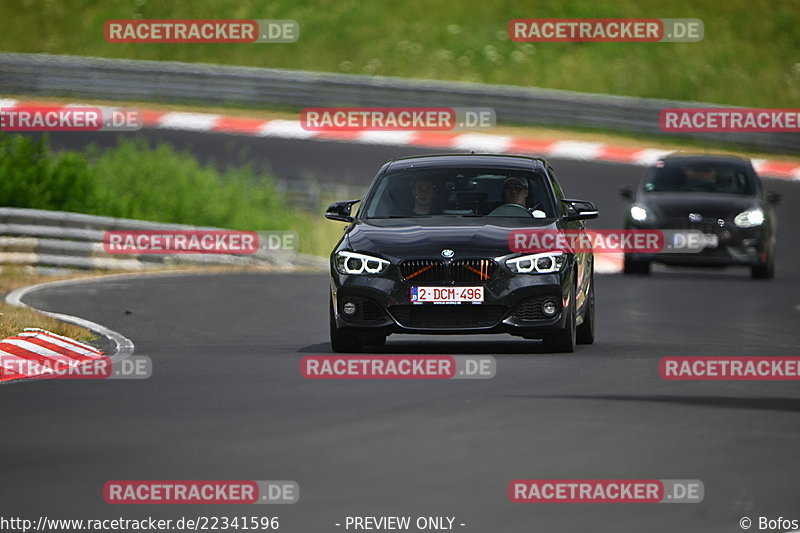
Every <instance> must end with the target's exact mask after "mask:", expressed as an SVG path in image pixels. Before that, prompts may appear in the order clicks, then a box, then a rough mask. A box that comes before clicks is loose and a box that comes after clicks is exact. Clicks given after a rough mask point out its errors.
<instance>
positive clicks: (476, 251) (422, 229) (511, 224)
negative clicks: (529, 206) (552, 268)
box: [346, 217, 557, 259]
mask: <svg viewBox="0 0 800 533" xmlns="http://www.w3.org/2000/svg"><path fill="white" fill-rule="evenodd" d="M556 228H557V225H556V222H555V220H553V219H545V220H539V221H533V220H531V221H527V220H526V223H525V224H520V222H519V221H516V220H513V219H499V218H498V219H496V220H487V219H485V218H483V219H472V218H452V219H451V218H446V219H441V218H436V217H433V218H430V219H415V220H413V221H412V223H409V220H408V219H404V220H374V219H373V220H370V221H368V222H367V221H356V222H355V223H354V224H353V226H352V228H351V229H350V231H349V232H348V234H347V239H346V241H347V245H348V246H349V248H350V249H351V250H353V251H357V252H372V253H377V254H380V255H381V256H383V257H385V258H387V259H405V258H410V257H413V258H439V259H441V257H442V250H444V249H450V250H453V252H455V255H454V256H453V257H454V258H456V259H458V258H459V257H462V258H468V257H497V256H500V255H506V254H509V253H511V251H510V250H509V248H508V241H509V234H510V233H511V232H512V231H514V230H519V229H556Z"/></svg>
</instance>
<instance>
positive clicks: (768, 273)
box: [750, 252, 775, 279]
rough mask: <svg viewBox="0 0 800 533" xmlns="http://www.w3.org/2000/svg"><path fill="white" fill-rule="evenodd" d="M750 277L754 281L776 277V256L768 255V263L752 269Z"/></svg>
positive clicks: (759, 264) (765, 262)
mask: <svg viewBox="0 0 800 533" xmlns="http://www.w3.org/2000/svg"><path fill="white" fill-rule="evenodd" d="M750 277H751V278H753V279H772V278H774V277H775V256H774V255H773V254H772V253H771V252H768V253H767V258H766V261H764V262H762V263H758V264H757V265H753V266H752V267H750Z"/></svg>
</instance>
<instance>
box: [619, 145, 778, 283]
mask: <svg viewBox="0 0 800 533" xmlns="http://www.w3.org/2000/svg"><path fill="white" fill-rule="evenodd" d="M620 195H621V196H622V197H623V198H626V199H628V200H630V201H631V204H630V206H629V208H628V209H627V210H626V217H625V229H658V230H683V231H699V232H702V233H703V237H704V239H703V242H704V244H705V247H704V249H703V250H702V251H700V252H699V253H662V254H641V253H637V254H626V255H625V263H624V265H625V266H624V272H625V273H626V274H648V273H649V272H650V265H651V263H653V262H659V263H663V264H667V265H674V266H710V267H725V266H735V265H740V266H748V267H750V270H751V275H752V277H753V278H764V279H768V278H772V277H773V276H774V273H775V238H776V225H777V224H776V218H775V212H774V210H773V206H774V205H776V204H777V203H779V201H780V196H779V195H778V194H777V193H774V192H765V191H764V188H763V186H762V183H761V179H760V178H759V177H758V174H757V173H756V171H755V169H754V168H753V165H752V164H751V163H750V160H748V159H743V158H740V157H733V156H722V155H685V154H675V155H671V156H667V157H665V158H663V159H661V160H659V161H657V162H656V163H655V164H654V165H653V166H652V167H650V168H649V169H648V170H647V172H646V174H645V176H644V178H643V179H642V181H641V182H640V184H639V186H638V188H637V189H635V190H634V188H633V187H624V188H622V189H620Z"/></svg>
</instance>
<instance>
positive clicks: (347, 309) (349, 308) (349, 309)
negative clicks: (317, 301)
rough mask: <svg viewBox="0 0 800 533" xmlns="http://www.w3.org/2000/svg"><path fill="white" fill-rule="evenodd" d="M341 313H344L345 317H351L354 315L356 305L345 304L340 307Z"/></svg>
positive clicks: (351, 303)
mask: <svg viewBox="0 0 800 533" xmlns="http://www.w3.org/2000/svg"><path fill="white" fill-rule="evenodd" d="M342 313H344V314H345V315H347V316H353V315H354V314H356V304H354V303H353V302H347V303H346V304H344V305H343V306H342Z"/></svg>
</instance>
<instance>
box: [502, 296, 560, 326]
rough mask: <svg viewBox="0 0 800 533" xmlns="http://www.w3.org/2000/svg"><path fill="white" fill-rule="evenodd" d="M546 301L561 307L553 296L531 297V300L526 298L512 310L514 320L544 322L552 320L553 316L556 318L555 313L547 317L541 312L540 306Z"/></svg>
mask: <svg viewBox="0 0 800 533" xmlns="http://www.w3.org/2000/svg"><path fill="white" fill-rule="evenodd" d="M547 300H552V301H554V302H555V303H556V305H557V306H558V307H559V311H560V307H561V303H560V299H559V298H557V297H553V296H533V297H531V298H527V299H525V300H523V301H522V302H521V303H520V304H519V305H517V307H516V308H515V309H514V315H513V316H514V318H516V319H517V320H545V319H550V318H553V316H558V313H556V314H555V315H553V316H547V315H545V314H544V312H543V311H542V304H544V302H546V301H547Z"/></svg>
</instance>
